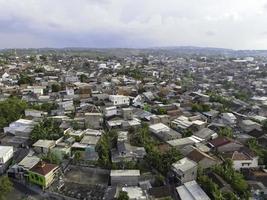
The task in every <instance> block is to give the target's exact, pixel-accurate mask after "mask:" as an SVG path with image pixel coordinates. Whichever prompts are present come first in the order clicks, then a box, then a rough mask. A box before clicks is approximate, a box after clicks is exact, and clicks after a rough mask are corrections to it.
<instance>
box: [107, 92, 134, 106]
mask: <svg viewBox="0 0 267 200" xmlns="http://www.w3.org/2000/svg"><path fill="white" fill-rule="evenodd" d="M109 100H110V101H111V102H112V104H113V105H114V106H122V105H130V98H129V97H128V96H123V95H110V96H109Z"/></svg>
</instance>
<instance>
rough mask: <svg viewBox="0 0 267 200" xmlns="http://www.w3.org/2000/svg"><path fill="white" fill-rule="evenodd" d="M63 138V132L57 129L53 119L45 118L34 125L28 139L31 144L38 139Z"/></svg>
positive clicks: (57, 125) (57, 126)
mask: <svg viewBox="0 0 267 200" xmlns="http://www.w3.org/2000/svg"><path fill="white" fill-rule="evenodd" d="M62 136H63V130H62V129H61V128H60V127H59V124H58V123H57V122H56V121H54V120H53V119H47V118H45V119H44V120H43V121H42V122H40V123H39V124H37V125H35V127H34V128H33V130H32V132H31V135H30V138H31V140H32V141H33V142H36V141H37V140H40V139H43V140H44V139H47V140H57V139H59V138H60V137H62Z"/></svg>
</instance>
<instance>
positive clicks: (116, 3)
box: [0, 0, 267, 49]
mask: <svg viewBox="0 0 267 200" xmlns="http://www.w3.org/2000/svg"><path fill="white" fill-rule="evenodd" d="M266 3H267V1H266V0H220V1H216V0H75V1H73V0H23V1H21V0H0V34H1V35H2V37H3V39H4V41H5V42H4V43H3V42H0V47H2V48H3V47H11V46H12V47H13V46H14V45H15V44H14V35H16V36H19V35H21V38H23V37H25V35H27V40H26V41H27V42H20V41H18V43H17V44H18V45H17V46H18V47H31V46H34V47H36V46H38V45H40V46H52V45H55V46H69V45H72V46H73V45H75V46H76V45H81V44H83V42H84V44H85V45H87V44H88V45H92V44H93V45H94V46H100V47H103V46H105V43H104V42H99V41H101V40H102V41H105V42H106V43H107V46H127V47H135V46H138V47H142V46H148V45H152V46H160V45H163V46H165V45H166V46H170V45H171V46H177V45H198V46H215V47H227V48H236V49H241V48H249V49H253V48H254V49H256V48H257V49H267V44H266V37H264V35H263V34H261V33H263V32H265V31H266V28H265V27H266V26H267V20H266V19H267V12H266V5H267V4H266ZM3 27H4V29H3ZM8 32H10V34H7V33H8ZM114 36H115V38H116V39H114ZM31 37H32V41H31ZM119 38H122V39H121V41H120V39H119ZM79 39H80V41H79ZM113 40H114V41H113ZM44 42H46V43H47V45H45V44H43V43H44ZM98 43H99V45H98Z"/></svg>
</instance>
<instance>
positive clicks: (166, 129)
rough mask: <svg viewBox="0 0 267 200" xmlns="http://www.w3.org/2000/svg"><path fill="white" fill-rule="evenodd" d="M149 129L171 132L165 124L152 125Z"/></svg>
mask: <svg viewBox="0 0 267 200" xmlns="http://www.w3.org/2000/svg"><path fill="white" fill-rule="evenodd" d="M149 128H150V129H152V130H153V131H156V132H163V131H164V132H168V131H170V128H169V127H168V126H166V125H165V124H163V123H157V124H152V125H150V126H149Z"/></svg>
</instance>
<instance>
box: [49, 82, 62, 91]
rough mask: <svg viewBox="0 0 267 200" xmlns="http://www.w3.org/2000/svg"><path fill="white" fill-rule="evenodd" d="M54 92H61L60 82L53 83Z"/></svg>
mask: <svg viewBox="0 0 267 200" xmlns="http://www.w3.org/2000/svg"><path fill="white" fill-rule="evenodd" d="M51 89H52V92H59V91H60V90H61V86H60V85H59V84H52V85H51Z"/></svg>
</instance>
